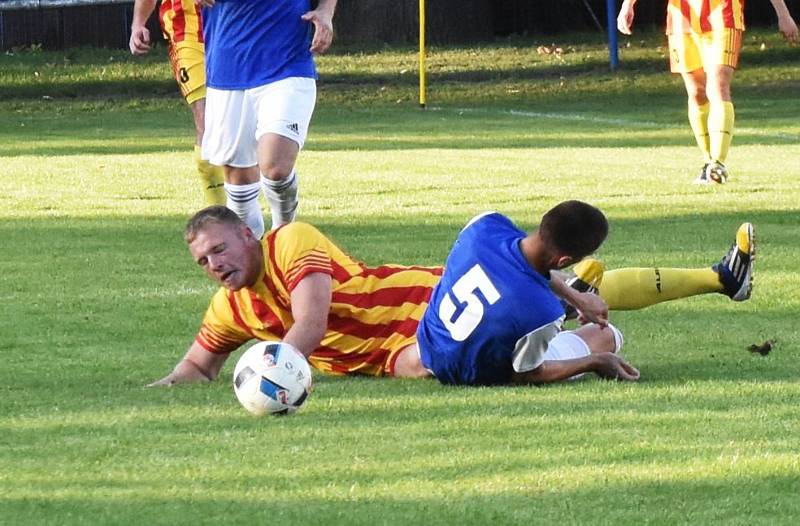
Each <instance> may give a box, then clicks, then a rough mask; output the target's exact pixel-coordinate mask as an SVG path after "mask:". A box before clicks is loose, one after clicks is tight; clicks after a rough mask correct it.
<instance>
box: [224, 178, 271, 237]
mask: <svg viewBox="0 0 800 526" xmlns="http://www.w3.org/2000/svg"><path fill="white" fill-rule="evenodd" d="M260 194H261V185H260V184H259V183H258V182H255V183H250V184H230V183H225V195H227V196H228V202H227V206H228V208H230V209H231V210H233V211H234V212H236V215H237V216H239V218H241V220H242V221H244V223H245V224H246V225H247V226H248V227H250V230H252V231H253V234H255V236H256V239H261V237H262V236H263V235H264V216H263V215H261V205H260V204H258V196H259V195H260Z"/></svg>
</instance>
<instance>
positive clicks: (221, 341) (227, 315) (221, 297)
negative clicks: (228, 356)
mask: <svg viewBox="0 0 800 526" xmlns="http://www.w3.org/2000/svg"><path fill="white" fill-rule="evenodd" d="M252 338H253V334H252V332H251V331H250V329H249V328H248V327H247V325H245V323H244V322H243V321H242V319H241V317H240V316H239V315H238V308H237V306H236V301H235V297H234V295H233V293H232V292H230V291H228V290H226V289H224V288H221V289H219V291H217V293H216V294H214V297H213V298H212V299H211V304H210V305H209V306H208V309H207V310H206V314H205V316H204V317H203V322H202V323H201V324H200V330H199V331H198V333H197V336H196V337H195V341H196V342H197V343H198V344H199V345H200V346H201V347H202V348H204V349H205V350H207V351H209V352H212V353H216V354H225V353H229V352H231V351H235V350H236V349H237V348H239V347H240V346H241V345H242V344H243V343H245V342H247V341H248V340H250V339H252Z"/></svg>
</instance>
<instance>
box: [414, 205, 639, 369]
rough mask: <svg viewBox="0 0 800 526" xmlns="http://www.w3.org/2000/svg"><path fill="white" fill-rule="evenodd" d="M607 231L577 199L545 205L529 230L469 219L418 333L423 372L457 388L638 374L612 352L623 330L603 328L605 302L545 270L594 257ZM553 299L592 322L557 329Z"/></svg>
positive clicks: (498, 218)
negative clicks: (536, 223) (550, 206)
mask: <svg viewBox="0 0 800 526" xmlns="http://www.w3.org/2000/svg"><path fill="white" fill-rule="evenodd" d="M607 233H608V223H607V221H606V218H605V216H604V215H603V213H602V212H601V211H600V210H598V209H597V208H595V207H593V206H591V205H588V204H586V203H582V202H580V201H566V202H564V203H561V204H559V205H558V206H556V207H554V208H553V209H551V210H550V211H548V212H547V213H546V214H545V215H544V217H543V218H542V221H541V224H540V225H539V227H538V228H537V229H536V230H535V231H534V232H533V233H531V234H526V233H525V232H523V231H522V230H520V229H519V228H517V227H516V226H515V225H514V224H513V223H512V222H511V220H509V219H508V218H507V217H505V216H503V215H500V214H498V213H487V214H483V215H480V216H478V217H476V218H475V219H473V220H472V221H471V222H470V223H469V224H468V225H467V226H466V227H465V228H464V230H462V231H461V234H459V236H458V239H457V240H456V242H455V244H454V246H453V249H452V250H451V251H450V255H449V256H448V257H447V262H446V263H445V271H444V275H443V276H442V279H441V281H440V282H439V284H438V285H437V286H436V289H435V290H434V291H433V295H432V297H431V300H430V303H429V305H428V309H427V310H426V311H425V314H424V316H423V318H422V320H421V321H420V324H419V327H418V329H417V344H418V348H419V368H418V370H419V372H420V374H421V375H424V374H425V373H426V371H429V372H430V373H432V374H433V375H434V376H436V378H437V379H438V380H439V381H441V382H443V383H447V384H462V385H497V384H507V383H537V384H538V383H548V382H555V381H559V380H564V379H567V378H571V377H574V376H576V375H580V374H582V373H586V372H595V373H597V374H598V375H600V376H602V377H605V378H616V379H620V380H636V379H638V377H639V372H638V371H637V370H636V369H635V368H633V367H632V366H631V365H629V364H628V363H626V362H625V361H624V360H623V359H622V358H620V357H619V356H617V354H616V351H617V350H619V348H620V347H621V345H622V335H621V333H620V332H619V331H618V330H617V329H616V328H615V327H613V326H612V325H610V324H608V321H607V316H608V310H607V307H606V305H605V303H604V302H603V301H602V300H601V299H600V298H599V296H596V295H593V294H586V293H579V292H577V291H575V290H573V289H570V288H569V287H567V285H566V284H565V283H564V281H562V280H561V278H560V277H557V276H555V275H551V271H553V270H558V269H562V268H564V267H567V266H569V265H572V264H573V263H576V262H578V261H580V260H581V259H583V258H584V257H586V256H588V255H589V254H591V253H593V252H594V251H595V250H597V248H598V247H599V246H600V245H601V244H602V243H603V241H604V240H605V237H606V235H607ZM554 274H555V273H554ZM559 296H560V297H562V298H564V299H565V300H567V302H569V303H570V304H572V305H574V306H575V307H576V308H578V310H580V311H581V312H582V313H583V315H584V316H585V317H586V318H587V319H589V320H590V321H593V322H595V323H591V324H588V325H584V326H583V327H581V328H580V329H578V330H576V331H565V332H561V326H562V323H563V321H564V309H563V307H562V303H561V301H560V300H559Z"/></svg>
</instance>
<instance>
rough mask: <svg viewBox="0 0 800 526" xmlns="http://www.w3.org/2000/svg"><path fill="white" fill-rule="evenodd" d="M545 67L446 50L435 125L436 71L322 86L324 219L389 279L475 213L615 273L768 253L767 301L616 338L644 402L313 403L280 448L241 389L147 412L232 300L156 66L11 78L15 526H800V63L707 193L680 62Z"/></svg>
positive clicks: (317, 169) (11, 64)
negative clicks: (203, 326) (220, 299)
mask: <svg viewBox="0 0 800 526" xmlns="http://www.w3.org/2000/svg"><path fill="white" fill-rule="evenodd" d="M551 40H552V39H549V40H548V41H547V42H545V41H539V42H535V41H532V40H529V41H521V40H511V41H507V42H499V43H496V44H493V45H486V46H482V47H473V48H447V49H433V50H432V52H431V56H430V62H431V79H430V82H431V89H430V93H429V109H428V110H426V111H421V110H419V109H417V107H416V76H415V68H416V65H415V54H414V51H413V50H412V49H399V50H398V49H372V50H366V51H365V50H355V49H346V50H341V49H340V50H337V52H336V53H334V54H333V55H331V56H326V57H323V58H322V59H321V60H320V61H319V65H320V72H321V76H322V81H321V83H320V94H319V100H318V106H317V111H316V115H315V118H314V121H313V123H312V128H311V132H310V135H309V140H308V142H307V146H306V150H305V151H304V152H303V153H302V154H301V157H300V160H299V163H298V169H299V171H300V174H301V178H302V188H303V189H302V192H303V201H302V204H301V212H300V218H301V219H302V220H304V221H308V222H311V223H313V224H315V225H317V226H319V227H320V229H321V230H322V231H323V232H325V233H327V234H329V235H330V236H331V237H332V238H333V239H334V240H336V241H337V242H338V243H339V244H340V245H341V246H343V247H345V248H346V249H347V250H348V251H349V252H350V253H351V254H353V255H355V256H357V257H359V258H361V259H363V260H365V261H366V262H368V263H371V264H377V263H383V262H397V263H420V264H438V263H441V262H442V261H443V260H444V257H445V255H446V254H447V251H448V249H449V245H450V243H451V242H452V240H453V239H454V238H455V236H456V234H457V232H458V230H459V229H460V228H461V226H463V224H464V223H465V222H466V221H467V220H468V219H469V218H470V217H472V216H473V215H474V214H476V213H479V212H482V211H484V210H490V209H493V210H498V211H501V212H503V213H505V214H507V215H509V216H510V217H512V218H513V219H514V220H516V221H517V222H518V223H519V224H521V225H522V226H525V227H530V226H532V225H533V221H534V220H535V219H536V218H537V217H538V216H539V215H540V214H541V213H542V212H544V211H545V210H546V209H547V208H548V207H550V206H552V205H554V204H555V203H557V202H559V201H561V200H563V199H567V198H577V199H583V200H588V201H590V202H592V203H595V204H597V205H598V206H600V207H602V208H603V209H604V210H605V211H606V212H607V214H608V216H609V219H610V223H611V233H610V236H609V239H608V241H607V243H606V244H605V246H604V247H603V248H602V251H601V252H600V257H601V258H602V259H603V260H604V261H605V262H606V264H607V266H608V267H612V268H613V267H619V266H629V265H635V266H651V265H659V266H690V267H694V266H707V265H710V264H711V263H713V262H715V261H716V260H717V259H719V258H720V257H721V256H722V254H723V253H724V252H725V250H726V249H727V248H728V246H729V244H730V242H731V240H732V237H733V234H734V232H735V230H736V228H737V226H738V225H739V224H740V223H741V222H743V221H752V222H753V223H754V224H755V225H756V229H757V235H758V238H759V255H758V261H757V266H756V286H755V290H754V295H753V298H752V299H751V300H750V301H748V302H746V303H733V302H731V301H729V300H728V299H727V298H725V297H724V296H720V295H714V296H707V297H698V298H692V299H688V300H682V301H678V302H674V303H670V304H663V305H658V306H655V307H652V308H650V309H647V310H644V311H639V312H624V313H614V314H613V316H612V320H613V321H614V322H615V323H616V324H617V325H618V326H619V327H620V328H621V329H622V330H623V331H624V332H625V334H626V347H625V349H624V355H625V356H626V357H627V358H628V359H629V360H630V361H631V362H632V363H634V364H635V365H637V366H638V367H639V368H640V369H641V371H642V379H641V381H640V382H639V383H637V384H616V383H609V382H602V381H598V380H596V379H593V378H592V379H588V380H586V381H582V382H575V383H570V384H566V385H554V386H549V387H546V388H494V389H476V388H452V387H443V386H441V385H439V384H438V383H436V382H435V381H422V380H418V381H412V380H409V381H399V380H392V379H370V378H334V377H326V376H322V375H317V376H316V383H315V390H314V393H313V395H312V396H311V397H310V398H309V400H308V402H307V404H306V406H305V407H304V408H303V410H302V411H301V412H299V413H298V414H297V415H295V416H292V417H289V418H262V419H258V418H253V417H251V416H249V415H248V414H246V413H245V411H244V410H243V409H241V408H240V407H239V406H238V404H237V403H236V400H235V398H234V396H233V392H232V388H231V384H230V381H229V377H230V374H231V371H232V370H233V365H234V361H233V360H230V361H229V363H228V364H227V365H226V367H225V369H224V370H223V374H222V378H221V380H219V381H216V382H214V383H213V384H211V385H206V386H180V387H176V388H171V389H148V388H145V387H144V386H145V384H147V383H148V382H150V381H152V380H154V379H157V378H159V377H161V376H163V375H164V374H166V373H167V372H168V371H169V370H170V369H171V368H172V366H173V365H174V364H175V362H176V361H177V360H178V358H179V357H180V356H181V355H182V354H183V352H184V351H185V348H186V346H187V345H188V344H189V343H190V342H191V340H192V338H193V336H194V333H195V331H196V329H197V327H198V323H199V321H200V317H201V315H202V312H203V311H204V309H205V307H206V305H207V302H208V299H209V297H210V294H211V293H212V291H213V287H212V285H211V283H210V282H208V280H207V279H206V278H205V277H204V276H203V275H202V273H201V272H200V270H199V269H198V268H197V267H196V265H195V264H194V263H193V262H192V261H191V259H190V257H189V254H188V251H187V250H186V248H185V246H184V244H183V242H182V239H181V232H182V227H183V224H184V222H185V220H186V218H187V217H188V216H189V215H190V214H191V213H192V212H193V211H194V210H196V209H197V208H199V207H200V206H201V205H202V201H201V196H200V192H199V190H198V188H197V187H196V185H195V180H194V177H195V176H194V171H193V166H192V161H191V147H192V141H193V131H192V127H191V121H190V117H189V114H188V112H187V111H186V109H185V108H184V107H183V103H182V101H181V100H179V98H178V97H177V96H176V94H175V87H174V85H173V82H172V81H171V79H170V76H169V75H170V74H169V69H168V66H167V64H166V60H165V56H164V50H163V48H161V49H157V50H156V51H155V52H154V53H153V56H151V57H148V58H146V59H143V60H135V59H132V58H130V57H128V56H126V55H125V54H124V53H123V52H117V51H102V50H76V51H69V52H66V53H48V52H37V51H35V50H34V51H27V52H26V51H17V52H15V53H10V54H6V55H4V56H0V163H2V181H3V191H2V192H0V205H2V206H0V236H2V240H3V241H2V247H3V257H2V258H1V259H0V297H1V299H2V301H0V334H2V338H0V350H2V360H3V366H2V367H0V390H2V393H1V396H0V524H25V525H30V524H59V525H62V524H87V523H88V524H184V523H195V524H206V523H226V524H241V523H244V522H250V523H252V522H256V523H260V524H265V523H268V522H276V523H281V524H309V523H310V524H343V525H355V524H369V525H373V524H487V523H490V524H492V523H494V524H509V523H518V524H523V523H524V524H530V523H563V524H578V523H580V524H586V523H594V524H650V523H655V524H689V523H691V524H710V523H717V524H726V525H728V524H742V525H744V524H746V525H752V524H769V525H774V524H796V522H797V517H798V516H800V501H799V500H798V498H797V495H798V493H800V460H798V459H800V456H798V449H800V441H798V436H800V417H799V414H800V413H799V412H798V402H800V383H798V377H800V364H799V363H798V346H799V345H800V333H799V331H798V328H797V327H798V325H797V320H798V318H800V299H799V298H800V271H799V270H798V267H797V261H798V260H800V98H798V97H797V93H798V89H800V70H798V68H797V64H798V59H800V49H798V48H797V47H795V48H788V47H785V46H784V45H783V44H782V43H781V42H780V41H779V39H778V38H777V37H776V36H773V35H772V34H771V33H766V32H758V31H755V32H751V33H748V37H747V42H746V47H745V51H744V55H743V59H742V68H741V71H739V72H738V73H737V78H736V81H735V89H734V98H735V101H736V104H737V133H736V137H735V139H734V147H733V149H732V153H731V155H730V157H729V159H728V165H729V168H730V171H731V180H730V184H728V185H726V186H724V187H718V188H705V187H696V186H693V185H691V184H689V182H690V181H691V180H692V179H693V178H694V176H695V172H696V171H697V170H698V169H699V166H700V160H699V158H698V153H697V152H696V147H695V146H694V144H693V139H692V137H691V135H690V132H689V130H688V125H687V123H686V115H685V110H684V108H685V97H684V95H683V91H682V90H683V88H682V85H681V83H680V80H679V79H678V78H675V77H672V76H670V75H668V74H667V73H666V72H665V71H666V62H665V59H664V57H663V49H661V48H660V45H661V44H662V37H661V36H660V35H655V34H651V35H645V36H644V37H637V38H636V39H634V40H630V42H629V44H630V45H629V47H624V48H623V50H622V60H623V64H624V69H623V70H622V71H621V72H619V73H618V74H612V73H609V72H608V70H607V65H606V51H605V49H604V48H603V46H602V43H601V41H600V40H599V39H597V38H595V37H594V36H593V35H572V36H570V37H559V38H558V39H556V40H557V41H556V44H558V45H560V46H562V47H563V48H564V49H565V50H566V53H564V54H563V56H561V57H560V58H559V57H556V56H553V55H538V54H537V53H536V47H537V45H539V44H549V43H550V41H551ZM625 43H626V41H623V45H625ZM762 43H763V44H764V47H765V48H766V49H764V50H761V49H760V48H761V44H762ZM767 338H775V339H776V340H777V346H776V348H775V350H774V351H773V352H772V353H771V354H770V355H769V356H767V357H761V356H757V355H752V354H751V353H749V352H748V351H747V350H746V347H747V345H748V344H751V343H754V342H761V341H763V340H765V339H767Z"/></svg>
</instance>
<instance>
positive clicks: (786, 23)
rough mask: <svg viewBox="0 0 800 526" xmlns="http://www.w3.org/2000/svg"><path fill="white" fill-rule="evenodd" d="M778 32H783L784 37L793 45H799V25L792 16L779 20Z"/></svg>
mask: <svg viewBox="0 0 800 526" xmlns="http://www.w3.org/2000/svg"><path fill="white" fill-rule="evenodd" d="M778 31H780V32H781V34H782V35H783V37H784V38H785V39H786V40H787V41H789V42H790V43H792V44H795V43H797V39H798V31H797V24H795V22H794V19H793V18H792V17H791V16H790V15H788V14H787V15H786V16H782V17H779V18H778Z"/></svg>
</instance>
